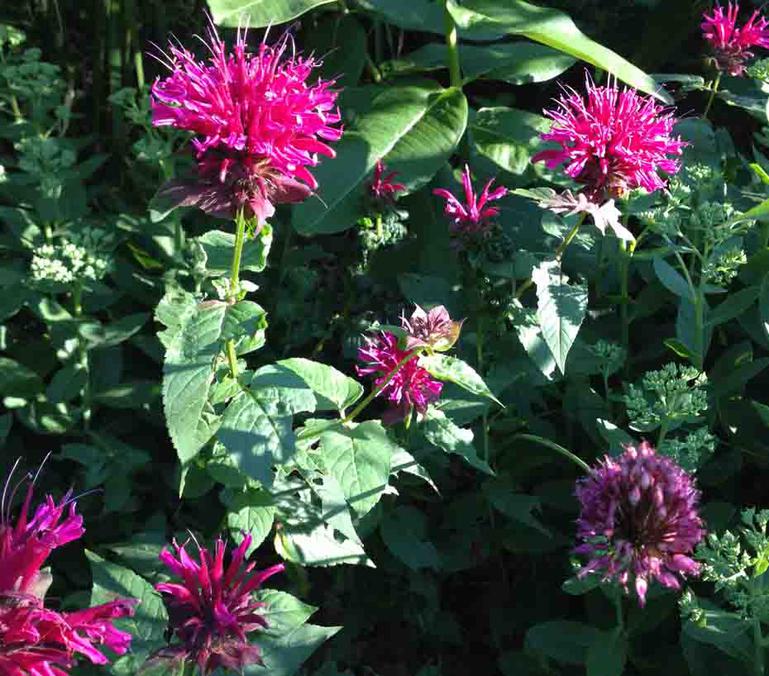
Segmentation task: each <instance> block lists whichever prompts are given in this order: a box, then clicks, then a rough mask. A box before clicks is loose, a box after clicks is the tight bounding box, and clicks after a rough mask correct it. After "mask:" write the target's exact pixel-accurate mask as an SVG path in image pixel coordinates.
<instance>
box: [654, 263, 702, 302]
mask: <svg viewBox="0 0 769 676" xmlns="http://www.w3.org/2000/svg"><path fill="white" fill-rule="evenodd" d="M652 267H653V268H654V273H655V274H656V275H657V279H659V280H660V282H662V285H663V286H664V287H665V288H666V289H667V290H668V291H670V292H671V293H674V294H675V295H676V296H678V297H679V298H688V299H691V297H692V291H691V289H690V288H689V284H688V282H687V281H686V280H685V279H684V278H683V277H682V276H681V273H680V272H678V271H677V270H676V269H675V268H674V267H673V266H672V265H670V263H668V262H667V261H665V260H664V259H663V258H661V257H660V256H655V257H654V258H653V259H652Z"/></svg>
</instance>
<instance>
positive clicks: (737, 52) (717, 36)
mask: <svg viewBox="0 0 769 676" xmlns="http://www.w3.org/2000/svg"><path fill="white" fill-rule="evenodd" d="M739 13H740V6H739V4H738V3H736V2H730V3H729V4H728V5H727V8H726V11H724V8H723V7H721V6H720V5H717V6H716V7H714V8H713V13H712V14H710V15H708V14H707V13H705V14H703V16H702V35H703V37H704V38H705V40H706V41H707V42H708V43H709V44H710V47H711V49H712V50H713V54H714V56H715V61H716V65H717V66H718V69H719V70H722V71H726V72H727V73H729V75H734V76H739V75H742V74H743V73H744V72H745V64H746V62H747V61H748V60H750V59H752V58H753V52H752V51H751V49H752V48H753V47H763V48H765V49H767V48H769V21H767V20H766V19H765V18H764V17H763V16H761V15H760V14H759V13H758V10H756V11H754V12H753V14H751V15H750V18H749V19H748V20H747V21H746V22H745V24H744V25H743V26H742V27H741V28H738V27H737V16H738V14H739Z"/></svg>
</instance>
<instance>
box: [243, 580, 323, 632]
mask: <svg viewBox="0 0 769 676" xmlns="http://www.w3.org/2000/svg"><path fill="white" fill-rule="evenodd" d="M257 596H258V598H259V601H261V602H262V603H264V610H263V611H262V613H261V615H262V617H264V619H265V620H267V627H266V628H265V630H264V633H265V634H266V635H268V636H282V635H285V634H288V633H289V632H292V631H293V630H294V629H296V628H297V627H300V626H302V625H303V624H304V623H305V622H307V620H309V619H310V616H311V615H312V614H313V613H314V612H315V611H316V610H317V608H316V607H315V606H311V605H309V604H307V603H303V602H302V601H300V600H299V599H298V598H296V597H295V596H291V594H287V593H286V592H283V591H278V590H277V589H262V590H260V591H259V592H258V594H257Z"/></svg>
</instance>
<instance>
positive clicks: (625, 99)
mask: <svg viewBox="0 0 769 676" xmlns="http://www.w3.org/2000/svg"><path fill="white" fill-rule="evenodd" d="M586 87H587V93H586V96H584V97H583V96H582V95H580V94H579V93H577V92H576V91H575V90H573V89H571V88H566V89H565V92H564V94H563V96H561V98H560V99H559V100H558V107H557V108H555V109H554V110H545V111H544V114H545V115H546V116H547V117H549V118H550V119H551V120H552V121H553V123H552V126H551V127H550V131H548V132H546V133H544V134H542V135H541V137H540V138H542V140H543V141H551V142H553V143H555V144H557V145H558V146H560V147H559V148H554V149H548V150H543V151H541V152H540V153H537V154H536V155H535V156H534V157H533V158H532V162H544V163H545V164H546V165H547V167H548V168H549V169H555V168H556V167H558V166H559V165H561V164H564V165H566V168H565V171H566V173H567V174H568V175H569V176H571V177H572V178H573V179H574V180H575V181H577V182H578V183H582V184H584V185H585V192H586V193H587V197H588V199H589V200H590V201H591V202H593V203H595V204H598V205H601V204H603V202H605V201H606V200H607V199H611V198H614V197H620V196H622V195H624V194H625V193H626V192H627V191H628V190H633V189H635V188H643V189H644V190H645V191H646V192H649V193H651V192H654V191H656V190H660V189H662V188H664V187H665V185H666V182H665V180H664V179H663V177H662V176H660V172H661V171H662V172H665V173H667V174H675V173H676V172H677V171H678V170H679V168H680V163H679V161H678V160H677V159H675V158H676V157H677V156H679V155H681V153H682V151H683V147H684V146H685V145H686V144H685V143H684V142H683V141H681V140H680V138H678V137H677V136H673V135H672V132H673V127H674V125H675V123H676V119H675V117H674V116H673V114H672V112H670V111H668V110H666V109H664V108H663V107H661V106H659V105H658V104H657V103H656V101H655V100H654V99H652V98H651V97H648V96H641V95H640V94H638V92H636V91H635V90H634V89H628V88H626V89H623V90H620V89H619V88H618V87H617V85H616V83H612V84H610V85H609V86H603V87H599V86H596V85H595V84H594V83H593V82H592V81H591V80H590V79H588V80H587V84H586Z"/></svg>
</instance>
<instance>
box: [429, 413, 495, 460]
mask: <svg viewBox="0 0 769 676" xmlns="http://www.w3.org/2000/svg"><path fill="white" fill-rule="evenodd" d="M419 429H420V430H421V432H422V434H424V435H425V438H426V439H427V440H428V441H429V442H430V443H431V444H432V445H433V446H437V447H438V448H440V449H442V450H444V451H445V452H446V453H453V454H454V455H461V456H462V457H463V458H464V459H465V460H467V462H468V463H469V464H470V465H472V466H473V467H475V469H478V470H480V471H481V472H485V473H486V474H494V472H493V471H492V469H491V467H489V465H488V463H487V462H486V461H485V460H482V459H481V458H479V457H478V452H477V451H476V450H475V446H474V445H473V432H472V430H468V429H465V428H463V427H458V426H457V425H455V424H454V423H453V422H452V421H451V420H450V419H449V418H447V417H446V415H445V414H444V413H443V411H441V410H440V409H437V408H435V407H434V406H431V407H430V408H428V409H427V412H426V413H425V416H424V420H423V421H422V424H421V425H420V426H419Z"/></svg>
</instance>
